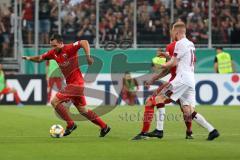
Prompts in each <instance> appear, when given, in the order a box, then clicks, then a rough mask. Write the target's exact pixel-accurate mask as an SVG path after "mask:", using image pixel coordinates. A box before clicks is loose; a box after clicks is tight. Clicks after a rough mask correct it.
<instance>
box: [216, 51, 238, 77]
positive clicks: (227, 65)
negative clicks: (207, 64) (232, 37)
mask: <svg viewBox="0 0 240 160" xmlns="http://www.w3.org/2000/svg"><path fill="white" fill-rule="evenodd" d="M216 52H217V55H216V57H215V59H214V71H215V72H216V73H220V74H228V73H234V72H235V67H234V63H233V60H232V57H231V55H230V54H229V53H227V52H224V51H223V48H222V47H217V48H216Z"/></svg>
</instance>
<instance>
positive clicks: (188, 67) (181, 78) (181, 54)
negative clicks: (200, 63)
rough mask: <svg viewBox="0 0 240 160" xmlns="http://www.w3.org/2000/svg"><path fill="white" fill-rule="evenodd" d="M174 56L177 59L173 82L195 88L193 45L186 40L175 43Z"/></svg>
mask: <svg viewBox="0 0 240 160" xmlns="http://www.w3.org/2000/svg"><path fill="white" fill-rule="evenodd" d="M174 55H175V57H176V58H177V59H178V64H177V70H176V74H177V75H176V77H175V79H174V81H176V82H181V83H183V84H185V85H188V86H190V87H192V88H195V78H194V65H195V61H196V58H195V46H194V44H193V43H192V42H191V41H189V40H188V39H187V38H183V39H181V40H179V41H177V43H176V45H175V49H174Z"/></svg>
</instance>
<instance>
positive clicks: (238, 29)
mask: <svg viewBox="0 0 240 160" xmlns="http://www.w3.org/2000/svg"><path fill="white" fill-rule="evenodd" d="M231 35H232V36H231V42H232V43H233V44H240V38H239V37H240V14H238V15H237V22H236V23H235V24H234V26H233V30H232V32H231Z"/></svg>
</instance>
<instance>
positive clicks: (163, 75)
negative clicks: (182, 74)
mask: <svg viewBox="0 0 240 160" xmlns="http://www.w3.org/2000/svg"><path fill="white" fill-rule="evenodd" d="M169 73H170V71H169V69H163V70H162V71H161V72H160V73H158V74H155V75H154V76H153V77H152V79H151V80H150V81H147V82H146V83H145V86H146V87H149V86H150V85H152V84H153V83H154V82H156V81H157V80H158V79H161V78H163V77H165V76H166V75H168V74H169Z"/></svg>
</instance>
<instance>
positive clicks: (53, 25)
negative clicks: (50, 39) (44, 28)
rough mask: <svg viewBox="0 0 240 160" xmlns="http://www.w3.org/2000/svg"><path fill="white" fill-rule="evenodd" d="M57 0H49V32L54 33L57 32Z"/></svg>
mask: <svg viewBox="0 0 240 160" xmlns="http://www.w3.org/2000/svg"><path fill="white" fill-rule="evenodd" d="M58 3H59V2H58V1H57V0H52V1H51V12H50V15H51V17H50V21H51V34H56V33H58V25H60V24H59V22H58V14H60V13H59V12H58Z"/></svg>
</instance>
